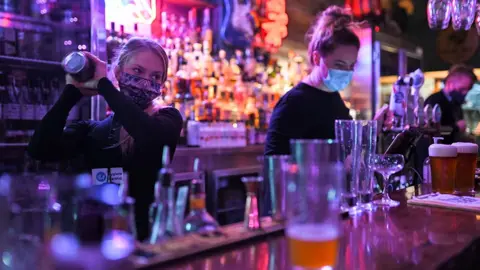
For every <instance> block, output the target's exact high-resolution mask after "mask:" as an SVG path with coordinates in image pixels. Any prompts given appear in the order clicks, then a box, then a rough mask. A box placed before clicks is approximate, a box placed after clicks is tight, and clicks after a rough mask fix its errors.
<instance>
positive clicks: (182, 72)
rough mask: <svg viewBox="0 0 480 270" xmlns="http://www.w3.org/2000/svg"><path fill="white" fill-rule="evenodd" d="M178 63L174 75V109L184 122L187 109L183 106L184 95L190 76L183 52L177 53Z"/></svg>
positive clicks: (187, 88)
mask: <svg viewBox="0 0 480 270" xmlns="http://www.w3.org/2000/svg"><path fill="white" fill-rule="evenodd" d="M177 56H178V62H179V64H180V66H179V69H178V71H177V72H176V74H175V92H176V94H175V99H174V103H175V108H176V109H177V110H178V111H179V112H180V114H181V115H182V116H183V120H186V117H187V115H188V114H187V109H186V104H185V94H186V93H187V91H189V88H190V74H189V73H188V72H187V70H186V65H187V62H186V61H185V59H184V57H183V51H181V50H179V51H178V54H177Z"/></svg>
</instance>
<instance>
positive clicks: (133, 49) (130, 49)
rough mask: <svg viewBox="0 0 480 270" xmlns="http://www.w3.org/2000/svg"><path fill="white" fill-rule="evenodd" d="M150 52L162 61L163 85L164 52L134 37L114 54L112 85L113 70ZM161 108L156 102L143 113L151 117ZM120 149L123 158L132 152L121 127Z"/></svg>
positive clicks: (112, 78)
mask: <svg viewBox="0 0 480 270" xmlns="http://www.w3.org/2000/svg"><path fill="white" fill-rule="evenodd" d="M145 50H148V51H151V52H153V53H154V54H156V55H157V56H158V57H159V58H160V59H161V61H162V63H161V64H162V65H163V70H164V73H163V74H162V78H161V79H160V83H161V84H163V83H165V81H166V80H167V70H168V56H167V53H166V52H165V50H164V49H163V48H162V46H160V44H158V43H157V42H155V41H154V40H151V39H148V38H138V37H134V38H131V39H129V40H128V41H127V43H125V44H124V45H123V46H122V47H120V49H119V50H118V51H117V52H116V55H115V58H114V59H113V61H112V66H111V69H110V71H111V74H110V79H111V80H112V82H114V84H116V83H117V79H116V78H115V74H114V72H115V69H116V68H117V67H119V68H120V69H122V68H123V66H124V65H125V64H126V63H127V62H128V61H129V60H130V59H131V58H132V57H134V56H135V55H136V54H137V53H139V52H142V51H145ZM161 108H162V106H161V105H159V104H158V103H156V102H152V105H150V106H149V107H148V108H147V109H145V113H147V114H148V115H150V116H152V115H154V114H155V113H156V112H157V111H158V110H160V109H161ZM120 142H121V143H120V147H121V149H122V153H123V155H124V156H127V155H129V154H130V153H131V151H132V150H133V145H134V140H133V138H132V137H131V136H130V134H128V132H127V131H126V130H125V129H124V128H123V127H122V129H121V130H120Z"/></svg>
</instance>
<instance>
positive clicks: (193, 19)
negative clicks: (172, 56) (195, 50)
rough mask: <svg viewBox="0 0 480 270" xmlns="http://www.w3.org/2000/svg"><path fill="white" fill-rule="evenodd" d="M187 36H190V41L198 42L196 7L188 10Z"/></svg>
mask: <svg viewBox="0 0 480 270" xmlns="http://www.w3.org/2000/svg"><path fill="white" fill-rule="evenodd" d="M188 37H189V38H190V40H191V42H192V43H197V42H198V32H197V9H196V8H192V9H190V10H189V11H188Z"/></svg>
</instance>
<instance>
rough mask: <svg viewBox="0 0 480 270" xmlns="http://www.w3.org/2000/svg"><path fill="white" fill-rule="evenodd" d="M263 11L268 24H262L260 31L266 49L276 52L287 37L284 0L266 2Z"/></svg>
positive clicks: (286, 16) (286, 17)
mask: <svg viewBox="0 0 480 270" xmlns="http://www.w3.org/2000/svg"><path fill="white" fill-rule="evenodd" d="M265 9H266V12H265V13H266V17H267V19H268V22H265V23H262V30H263V31H264V33H265V37H264V42H265V45H266V47H267V48H268V49H270V50H272V51H276V50H277V49H278V48H279V47H280V46H282V40H283V39H284V38H285V37H286V36H287V35H288V30H287V25H288V15H287V13H286V12H285V0H267V2H266V8H265Z"/></svg>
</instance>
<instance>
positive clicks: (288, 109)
mask: <svg viewBox="0 0 480 270" xmlns="http://www.w3.org/2000/svg"><path fill="white" fill-rule="evenodd" d="M306 119H307V118H305V117H304V113H303V110H302V102H301V100H300V99H299V98H298V97H296V96H287V95H286V96H284V98H282V99H281V100H280V101H279V102H278V104H277V105H276V106H275V109H274V110H273V113H272V117H271V118H270V125H269V127H268V133H267V140H266V143H265V153H264V154H265V155H287V154H290V139H294V138H301V137H302V134H303V133H304V129H305V124H304V121H306Z"/></svg>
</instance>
